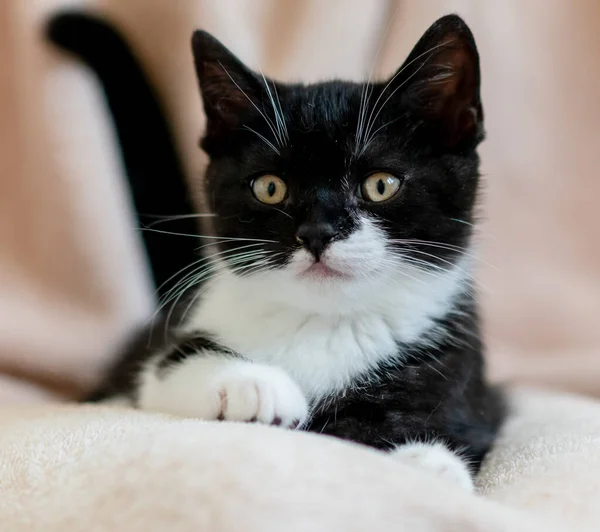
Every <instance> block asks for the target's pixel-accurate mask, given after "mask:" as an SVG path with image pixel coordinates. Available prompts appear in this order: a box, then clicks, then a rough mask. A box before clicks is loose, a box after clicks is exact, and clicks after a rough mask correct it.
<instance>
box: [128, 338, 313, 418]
mask: <svg viewBox="0 0 600 532" xmlns="http://www.w3.org/2000/svg"><path fill="white" fill-rule="evenodd" d="M177 349H179V351H178V353H181V348H180V347H178V348H177ZM183 355H184V356H177V353H175V356H174V354H173V353H172V354H171V355H164V354H163V355H161V356H158V357H154V358H153V359H152V360H150V361H149V362H147V363H146V364H145V366H144V368H143V370H142V371H141V373H140V375H139V378H138V389H137V394H136V395H137V406H138V408H140V409H142V410H147V411H152V412H163V413H168V414H175V415H179V416H185V417H193V418H198V419H204V420H226V421H252V422H254V421H256V422H260V423H265V424H270V425H281V426H284V427H290V428H295V427H297V426H299V425H300V424H301V423H302V422H304V421H305V420H306V417H307V415H308V403H307V401H306V399H305V397H304V394H303V393H302V391H301V390H300V388H299V387H298V385H297V384H296V383H295V382H294V381H293V380H292V379H291V378H290V377H289V376H288V375H287V373H285V372H284V371H283V370H281V369H279V368H277V367H271V366H267V365H264V364H255V363H252V362H250V361H248V360H245V359H243V358H241V357H238V356H234V355H232V354H231V353H229V352H220V351H215V350H211V349H199V350H196V351H193V352H189V350H188V351H186V352H184V353H183ZM169 360H171V362H168V361H169ZM165 361H167V362H165Z"/></svg>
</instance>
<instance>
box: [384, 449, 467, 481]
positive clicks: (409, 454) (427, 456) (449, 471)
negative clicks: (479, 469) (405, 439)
mask: <svg viewBox="0 0 600 532" xmlns="http://www.w3.org/2000/svg"><path fill="white" fill-rule="evenodd" d="M391 455H392V457H393V458H395V459H396V460H400V461H402V462H403V463H405V464H408V465H411V466H414V467H418V468H419V469H421V470H426V471H430V472H431V473H433V474H434V475H436V476H439V477H442V478H445V479H446V480H448V481H450V482H452V483H453V484H455V485H458V486H460V487H461V488H463V489H465V490H467V491H473V490H474V488H475V487H474V484H473V478H472V476H471V473H470V471H469V467H468V465H467V463H466V462H465V460H463V459H462V458H461V457H460V456H458V455H457V454H456V453H454V452H452V451H451V450H450V449H448V447H446V446H445V445H444V444H443V443H439V442H437V443H421V442H415V443H407V444H404V445H400V446H398V447H396V448H395V449H394V450H393V451H391Z"/></svg>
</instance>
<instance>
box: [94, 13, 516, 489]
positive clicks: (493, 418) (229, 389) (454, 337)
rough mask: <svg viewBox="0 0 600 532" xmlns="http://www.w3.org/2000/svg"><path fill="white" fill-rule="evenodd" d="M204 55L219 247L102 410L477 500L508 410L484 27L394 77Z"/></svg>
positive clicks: (422, 53) (122, 371) (446, 38)
mask: <svg viewBox="0 0 600 532" xmlns="http://www.w3.org/2000/svg"><path fill="white" fill-rule="evenodd" d="M192 44H193V52H194V57H195V64H196V70H197V74H198V78H199V82H200V88H201V91H202V97H203V101H204V108H205V112H206V116H207V126H206V132H205V136H204V138H203V139H202V148H203V149H204V150H205V151H206V153H207V154H208V155H209V158H210V164H209V166H208V169H207V172H206V178H205V182H204V186H205V191H206V198H207V201H208V203H209V205H210V210H211V212H212V213H214V217H213V218H211V219H210V222H211V224H212V225H211V227H210V228H205V232H203V233H202V234H203V235H206V234H207V233H206V232H207V231H210V234H211V235H212V236H213V237H214V238H213V240H209V242H212V244H211V246H209V247H205V248H204V251H205V258H204V260H202V261H199V262H197V263H196V264H190V266H189V270H188V271H187V272H186V273H187V275H186V277H184V280H183V282H182V283H181V284H180V288H182V289H183V288H186V296H185V297H184V298H182V301H180V302H179V303H178V305H177V307H176V308H175V309H171V311H170V312H169V316H168V317H165V318H164V319H163V321H162V322H161V323H155V324H154V327H153V330H151V331H144V332H143V333H142V334H141V335H140V336H139V338H138V340H137V341H136V342H134V345H133V346H132V347H131V349H130V350H128V352H127V353H126V354H125V355H124V356H123V357H122V359H121V360H119V362H118V364H117V365H116V366H115V367H114V368H113V370H112V371H111V372H110V374H109V375H108V377H107V379H106V381H105V385H104V387H103V389H102V390H101V391H99V392H98V394H96V396H95V398H96V399H99V400H100V399H101V400H118V401H123V402H125V403H127V404H130V405H132V406H134V407H136V408H139V409H143V410H149V411H155V412H165V413H171V414H177V415H182V416H189V417H194V418H200V419H205V420H227V421H246V422H259V423H265V424H272V425H282V426H283V427H291V428H296V427H298V428H302V429H305V430H310V431H315V432H318V433H322V434H329V435H334V436H338V437H341V438H345V439H348V440H352V441H355V442H359V443H363V444H366V445H369V446H373V447H376V448H378V449H382V450H387V451H394V452H395V453H396V455H397V456H398V457H401V458H402V459H404V460H408V461H411V462H414V463H417V464H419V465H421V466H423V467H426V468H430V469H433V470H435V471H437V472H438V473H440V474H442V475H447V476H450V477H452V478H454V479H455V480H456V481H458V482H460V483H462V484H464V485H465V486H469V485H470V483H471V480H470V477H469V468H471V472H475V471H477V469H478V468H479V466H480V464H481V461H482V459H483V457H484V455H485V454H486V452H487V451H488V449H489V448H490V445H491V444H492V442H493V441H494V438H495V436H496V433H497V431H498V429H499V426H500V424H501V421H502V418H503V411H504V410H503V403H502V399H501V395H500V394H499V393H498V391H497V390H495V389H493V388H491V387H490V386H488V385H487V384H486V382H485V380H484V376H483V359H482V351H483V347H482V342H481V337H480V331H479V320H478V311H477V303H476V299H475V291H474V288H473V285H472V271H473V254H472V251H470V241H471V233H472V228H473V223H474V215H473V211H474V206H475V203H476V199H477V192H478V185H479V173H478V166H479V159H478V156H477V152H476V148H477V146H478V144H479V143H480V142H481V140H482V139H483V137H484V130H483V111H482V106H481V101H480V89H479V86H480V73H479V58H478V53H477V49H476V46H475V42H474V39H473V36H472V34H471V32H470V30H469V28H468V27H467V26H466V24H465V23H464V22H463V21H462V20H461V19H460V18H459V17H458V16H454V15H451V16H447V17H444V18H441V19H440V20H438V21H437V22H436V23H435V24H433V25H432V26H431V28H430V29H429V30H428V31H427V32H426V33H425V35H424V36H423V37H422V38H421V40H420V41H419V42H418V43H417V45H416V46H415V48H414V49H413V51H412V52H411V53H410V55H409V57H408V59H407V60H406V62H405V63H404V65H402V67H401V68H400V69H399V70H398V71H397V72H396V73H395V74H394V75H393V76H392V77H391V78H390V79H389V80H387V81H385V82H381V83H353V82H345V81H329V82H324V83H316V84H312V85H302V84H284V83H279V82H275V81H272V80H269V79H265V78H264V77H263V76H262V75H258V74H256V73H254V72H252V71H251V70H249V69H248V68H247V67H246V66H244V65H243V64H242V63H241V62H240V61H239V60H238V59H237V58H236V57H234V56H233V55H232V53H231V52H229V51H228V50H227V49H226V48H225V47H224V46H223V45H222V44H221V43H219V42H218V41H217V40H216V39H215V38H213V37H211V36H210V35H209V34H207V33H205V32H201V31H198V32H196V33H195V34H194V36H193V43H192ZM198 241H199V242H202V243H203V244H205V243H206V239H205V238H200V233H199V239H198ZM183 300H184V301H183ZM467 464H469V465H467Z"/></svg>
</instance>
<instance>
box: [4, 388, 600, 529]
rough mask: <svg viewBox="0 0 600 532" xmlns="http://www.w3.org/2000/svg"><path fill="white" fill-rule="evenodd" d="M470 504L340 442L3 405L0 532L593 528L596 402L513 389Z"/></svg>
mask: <svg viewBox="0 0 600 532" xmlns="http://www.w3.org/2000/svg"><path fill="white" fill-rule="evenodd" d="M512 409H513V413H512V415H511V418H510V421H509V423H508V424H507V426H506V428H505V430H504V434H503V436H502V438H501V440H500V441H499V442H498V445H497V448H496V449H495V451H494V452H493V453H492V454H491V456H490V457H489V459H488V460H487V462H486V463H485V464H484V468H483V470H482V472H481V475H480V477H479V481H478V485H479V494H478V495H470V494H467V493H464V492H462V491H461V490H459V489H457V488H455V487H454V486H452V485H450V484H445V482H444V481H442V480H440V479H437V478H434V477H429V476H428V474H426V473H424V472H421V471H416V470H413V469H412V468H410V467H407V466H405V465H402V464H399V463H397V462H395V461H394V460H393V459H392V458H390V457H388V456H386V455H383V454H381V453H378V452H376V451H372V450H368V449H365V448H362V447H358V446H355V445H351V444H348V443H343V442H341V441H339V440H334V439H330V438H326V437H323V436H317V435H314V434H306V433H300V432H289V431H284V430H283V429H276V428H269V427H261V426H254V425H243V424H225V423H203V422H198V421H193V420H180V419H173V418H167V417H162V416H158V415H149V414H143V413H139V412H133V411H126V410H122V411H121V410H116V409H115V410H111V409H106V408H105V409H100V408H98V409H96V408H86V407H77V406H73V407H71V406H64V407H60V406H55V407H50V406H48V407H41V408H37V409H36V408H28V409H26V408H23V409H22V410H18V409H5V410H3V411H2V410H0V427H2V428H1V430H0V523H1V525H0V528H1V530H2V531H3V532H4V531H6V532H21V531H23V532H37V531H40V532H78V531H82V532H84V531H85V532H96V531H105V530H118V531H121V530H122V531H127V532H138V531H139V532H153V531H161V530H169V531H172V532H179V531H182V532H183V531H190V532H192V531H194V532H198V531H202V532H242V531H243V532H254V531H256V532H271V531H273V532H282V531H285V532H295V531H298V532H305V531H308V530H311V531H315V532H317V531H323V532H334V531H338V530H339V531H344V532H353V531H372V532H375V531H390V532H391V531H394V532H396V531H418V532H446V531H448V532H450V531H456V532H500V531H510V532H519V531H531V532H585V531H586V530H590V531H592V530H599V529H600V505H598V494H599V493H600V475H598V472H599V471H600V403H596V402H592V401H588V400H585V399H580V398H576V397H567V396H558V395H554V396H553V395H548V394H543V393H540V392H533V391H518V392H514V393H513V405H512Z"/></svg>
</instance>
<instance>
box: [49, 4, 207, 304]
mask: <svg viewBox="0 0 600 532" xmlns="http://www.w3.org/2000/svg"><path fill="white" fill-rule="evenodd" d="M46 36H47V38H48V40H49V41H50V42H52V43H53V44H55V45H56V46H58V47H59V48H61V49H62V50H64V51H66V52H69V53H71V54H73V55H75V56H77V57H78V58H79V59H80V60H81V61H82V62H83V63H85V64H86V65H87V66H88V67H89V68H90V69H91V70H92V71H93V72H94V73H95V74H96V76H97V77H98V79H99V81H100V85H101V87H102V89H103V91H104V94H105V97H106V101H107V104H108V108H109V110H110V113H111V115H112V119H113V123H114V127H115V130H116V133H117V138H118V140H119V143H120V148H121V157H122V162H123V166H124V168H125V172H126V175H127V179H128V184H129V190H130V193H131V198H132V201H133V205H134V208H135V213H136V216H137V223H138V226H139V229H140V232H141V235H142V238H143V242H144V247H145V250H146V255H147V259H148V262H149V266H150V271H151V274H152V277H153V280H154V284H155V286H156V288H157V294H158V296H159V297H162V296H164V295H165V293H166V291H167V290H168V289H169V288H170V287H172V286H173V284H174V283H173V282H172V281H171V282H170V281H169V279H171V278H172V277H173V276H176V274H177V273H178V272H180V270H182V269H183V268H185V267H186V266H188V265H189V264H191V263H192V262H193V261H194V260H196V252H195V248H196V247H197V244H195V239H193V238H185V237H183V236H181V237H179V236H175V235H172V234H165V233H159V232H155V231H148V230H147V228H148V226H149V225H150V224H152V223H156V222H158V221H161V220H163V219H164V218H165V217H167V218H168V217H172V216H177V217H179V218H177V219H171V220H168V221H167V220H165V221H164V223H161V224H159V225H158V226H157V227H156V229H159V230H164V231H169V232H170V233H182V234H188V235H189V234H196V233H197V226H196V219H195V218H192V217H191V216H190V215H193V214H194V213H195V209H194V207H193V203H192V200H191V194H190V191H189V188H188V186H187V184H186V177H185V174H184V171H183V169H182V165H181V162H180V159H179V156H178V154H177V150H176V148H175V140H174V136H173V134H172V132H171V130H170V127H169V124H168V122H167V119H166V117H165V113H164V111H163V109H162V106H161V102H160V101H159V98H158V97H157V94H156V92H155V90H154V88H153V87H152V85H151V83H150V82H149V80H148V77H147V75H146V73H145V72H144V69H143V68H142V65H141V64H140V62H139V60H138V59H137V58H136V56H135V54H134V52H133V51H132V49H131V47H130V46H129V45H128V43H127V42H126V40H125V38H124V37H123V35H122V34H121V33H120V32H119V31H118V30H117V29H116V28H115V27H113V26H112V25H111V24H110V23H109V22H108V21H105V20H102V19H100V18H97V17H94V16H92V15H88V14H83V13H77V12H62V13H59V14H56V15H55V16H54V17H52V18H51V19H50V20H49V22H48V25H47V27H46ZM182 216H183V217H184V218H181V217H182Z"/></svg>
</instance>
